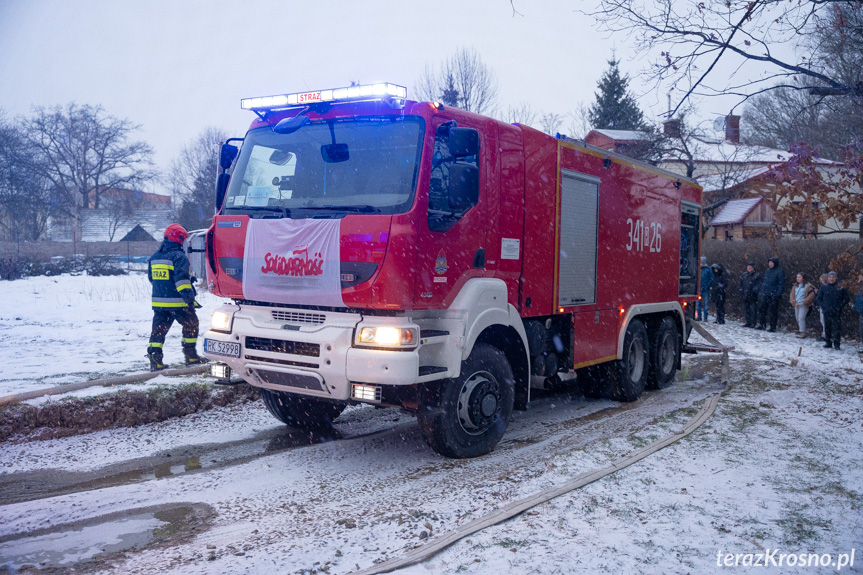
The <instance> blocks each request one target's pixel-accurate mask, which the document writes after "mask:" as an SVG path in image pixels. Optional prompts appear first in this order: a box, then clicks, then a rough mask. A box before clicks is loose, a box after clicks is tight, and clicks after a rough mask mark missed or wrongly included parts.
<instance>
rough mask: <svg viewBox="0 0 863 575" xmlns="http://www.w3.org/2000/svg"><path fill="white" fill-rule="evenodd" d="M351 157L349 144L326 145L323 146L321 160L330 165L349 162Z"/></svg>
mask: <svg viewBox="0 0 863 575" xmlns="http://www.w3.org/2000/svg"><path fill="white" fill-rule="evenodd" d="M350 157H351V154H350V152H349V151H348V145H347V144H324V145H323V146H321V158H323V160H324V161H325V162H326V163H328V164H338V163H339V162H347V161H348V160H349V159H350Z"/></svg>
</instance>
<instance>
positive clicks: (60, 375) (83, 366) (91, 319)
mask: <svg viewBox="0 0 863 575" xmlns="http://www.w3.org/2000/svg"><path fill="white" fill-rule="evenodd" d="M0 293H2V294H3V295H2V297H0V395H9V394H13V393H20V392H23V391H31V390H35V389H43V388H48V387H52V386H55V385H61V384H64V383H75V382H79V381H87V380H89V379H98V378H100V377H110V376H115V375H127V374H129V373H137V372H144V371H149V364H148V362H147V341H148V340H149V337H150V327H151V323H152V320H153V312H152V308H151V307H150V293H151V291H150V283H149V282H148V281H147V276H146V274H144V273H133V274H131V275H128V276H106V277H88V276H86V275H80V276H71V275H62V276H57V277H32V278H25V279H20V280H15V281H11V282H10V281H4V282H0ZM223 301H224V300H222V299H221V298H218V297H216V296H213V295H211V294H209V293H199V294H198V302H199V303H200V304H201V305H202V306H203V308H202V309H199V310H198V319H199V320H200V323H201V327H200V330H201V333H203V332H204V331H205V330H206V329H208V328H209V325H210V316H211V315H212V312H213V310H214V309H215V308H217V307H219V306H220V305H221V304H222V302H223ZM180 337H181V336H180V326H179V325H178V324H174V326H173V327H172V328H171V331H170V332H169V333H168V337H167V339H166V341H165V348H164V349H165V361H166V362H167V363H168V364H171V365H175V364H181V363H182V361H183V353H182V350H181V345H180ZM199 349H200V345H199ZM197 379H198V378H196V377H192V378H176V377H175V378H166V377H159V378H156V379H154V380H151V381H150V382H149V383H148V385H149V386H152V385H165V384H178V383H182V382H184V381H190V380H197ZM97 389H98V388H97ZM136 389H141V386H138V387H136ZM94 393H98V391H95V392H94V391H93V390H90V391H87V392H82V393H78V394H77V395H79V396H83V395H93V394H94ZM42 401H44V400H42Z"/></svg>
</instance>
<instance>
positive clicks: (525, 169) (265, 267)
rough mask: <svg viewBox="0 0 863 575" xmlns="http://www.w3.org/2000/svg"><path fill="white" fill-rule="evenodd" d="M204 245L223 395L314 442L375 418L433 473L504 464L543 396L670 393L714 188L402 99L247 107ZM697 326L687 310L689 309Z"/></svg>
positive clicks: (367, 93)
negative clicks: (328, 430)
mask: <svg viewBox="0 0 863 575" xmlns="http://www.w3.org/2000/svg"><path fill="white" fill-rule="evenodd" d="M242 106H243V108H246V109H249V110H251V111H253V112H254V113H255V114H256V115H257V116H258V117H257V119H256V120H255V121H254V122H253V123H252V125H251V127H250V129H249V131H248V133H247V134H246V136H245V138H244V139H243V140H242V144H241V145H236V142H235V141H231V140H229V141H227V142H226V143H225V144H223V146H222V153H221V158H220V167H219V174H218V180H217V181H218V183H217V186H216V189H217V193H216V196H217V201H216V205H217V212H218V213H217V215H216V216H215V218H214V221H213V225H212V227H211V228H210V229H209V231H208V232H207V242H206V245H207V263H208V270H207V277H208V282H209V288H210V290H211V291H212V292H213V293H215V294H217V295H220V296H223V297H226V298H230V299H231V300H233V303H230V304H226V305H224V306H223V307H222V308H221V309H220V310H217V311H216V312H215V313H214V314H213V317H212V322H211V329H210V330H209V331H207V332H206V334H205V336H204V338H205V342H204V353H205V355H206V356H207V357H209V358H210V359H212V360H215V361H216V362H217V363H215V364H214V365H213V368H212V374H213V375H215V376H216V377H218V378H220V379H222V380H230V378H231V374H232V373H236V374H238V375H239V376H241V377H242V378H243V379H244V380H245V381H246V382H248V383H249V384H251V385H253V386H256V387H258V388H260V389H261V393H262V395H263V400H264V403H265V404H266V406H267V408H268V409H269V411H270V412H271V413H272V414H273V415H274V416H275V417H277V418H278V419H280V420H281V421H283V422H285V423H287V424H290V425H293V426H299V427H315V426H321V425H327V424H329V423H331V422H332V420H334V419H335V418H336V417H338V416H339V414H340V413H341V412H342V410H343V409H344V408H345V406H347V405H350V404H355V403H369V404H374V405H377V406H396V407H401V408H404V409H408V410H411V411H413V412H415V413H416V415H417V419H418V420H419V424H420V428H421V430H422V433H423V435H424V437H425V439H426V441H427V442H428V444H429V445H430V446H431V447H432V448H433V449H434V450H435V451H437V452H439V453H441V454H443V455H446V456H449V457H474V456H478V455H482V454H484V453H487V452H489V451H491V450H492V449H494V447H495V446H496V445H497V443H498V441H499V440H500V439H501V437H502V436H503V434H504V431H505V430H506V427H507V424H508V422H509V419H510V416H511V413H512V410H513V409H525V408H526V406H527V403H528V401H529V399H530V394H531V387H534V388H536V387H547V386H550V385H560V384H561V383H562V382H566V381H570V380H572V379H577V381H578V383H579V384H580V385H581V386H582V388H583V389H584V392H585V393H586V394H587V395H589V396H605V397H611V398H614V399H617V400H620V401H633V400H635V399H637V398H638V397H639V395H640V394H641V393H642V391H643V390H644V389H645V387H647V388H663V387H665V386H667V385H669V384H670V383H671V382H672V381H673V379H674V375H675V372H676V370H677V369H679V368H680V354H681V348H682V347H683V345H684V343H685V339H686V337H687V334H688V331H687V324H686V321H687V320H686V317H687V314H686V313H685V311H686V309H687V303H688V302H692V301H694V300H695V299H697V294H698V291H697V288H698V286H697V284H698V260H699V255H700V252H699V237H700V236H699V225H700V224H699V222H700V210H701V189H700V188H699V187H698V185H697V184H696V183H694V182H693V181H691V180H688V179H685V178H681V177H679V176H677V175H675V174H671V173H668V172H665V171H662V170H660V169H658V168H656V167H653V166H650V165H647V164H643V163H639V162H636V161H633V160H632V159H629V158H626V157H623V156H620V155H616V154H614V153H612V152H609V151H607V150H603V149H599V148H595V147H591V146H589V145H586V144H585V143H584V142H582V141H574V140H568V139H566V138H565V137H560V136H559V137H556V138H555V137H551V136H548V135H546V134H543V133H541V132H539V131H537V130H534V129H532V128H530V127H528V126H523V125H518V124H506V123H503V122H500V121H498V120H494V119H492V118H488V117H484V116H481V115H478V114H473V113H470V112H465V111H462V110H458V109H456V108H452V107H449V106H444V105H442V104H440V103H436V102H414V101H410V100H408V99H407V94H406V90H405V89H404V88H403V87H400V86H396V85H393V84H376V85H369V86H352V87H349V88H341V89H334V90H321V91H314V92H303V93H295V94H283V95H277V96H270V97H265V98H251V99H248V100H243V101H242ZM689 308H692V305H689Z"/></svg>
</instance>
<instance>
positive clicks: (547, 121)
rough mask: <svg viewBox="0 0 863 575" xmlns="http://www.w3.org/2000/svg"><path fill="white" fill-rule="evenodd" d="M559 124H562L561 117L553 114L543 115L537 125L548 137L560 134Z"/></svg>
mask: <svg viewBox="0 0 863 575" xmlns="http://www.w3.org/2000/svg"><path fill="white" fill-rule="evenodd" d="M561 122H563V116H561V115H560V114H555V113H554V112H549V113H548V114H543V115H542V117H541V118H540V119H539V125H540V126H541V127H542V131H543V132H545V133H546V134H548V135H549V136H554V135H555V134H557V133H559V132H560V126H561Z"/></svg>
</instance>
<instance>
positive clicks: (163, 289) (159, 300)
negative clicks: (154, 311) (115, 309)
mask: <svg viewBox="0 0 863 575" xmlns="http://www.w3.org/2000/svg"><path fill="white" fill-rule="evenodd" d="M147 278H148V279H149V280H150V283H151V284H153V307H154V308H182V307H187V306H188V305H189V304H190V303H192V302H194V301H195V288H194V287H192V282H191V279H190V277H189V258H187V257H186V254H185V253H184V252H183V246H182V245H181V244H179V243H177V242H172V241H169V240H167V239H166V240H165V241H163V242H162V245H161V246H160V247H159V250H158V251H157V252H156V253H154V254H153V255H152V256H151V257H150V260H149V261H148V265H147Z"/></svg>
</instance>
